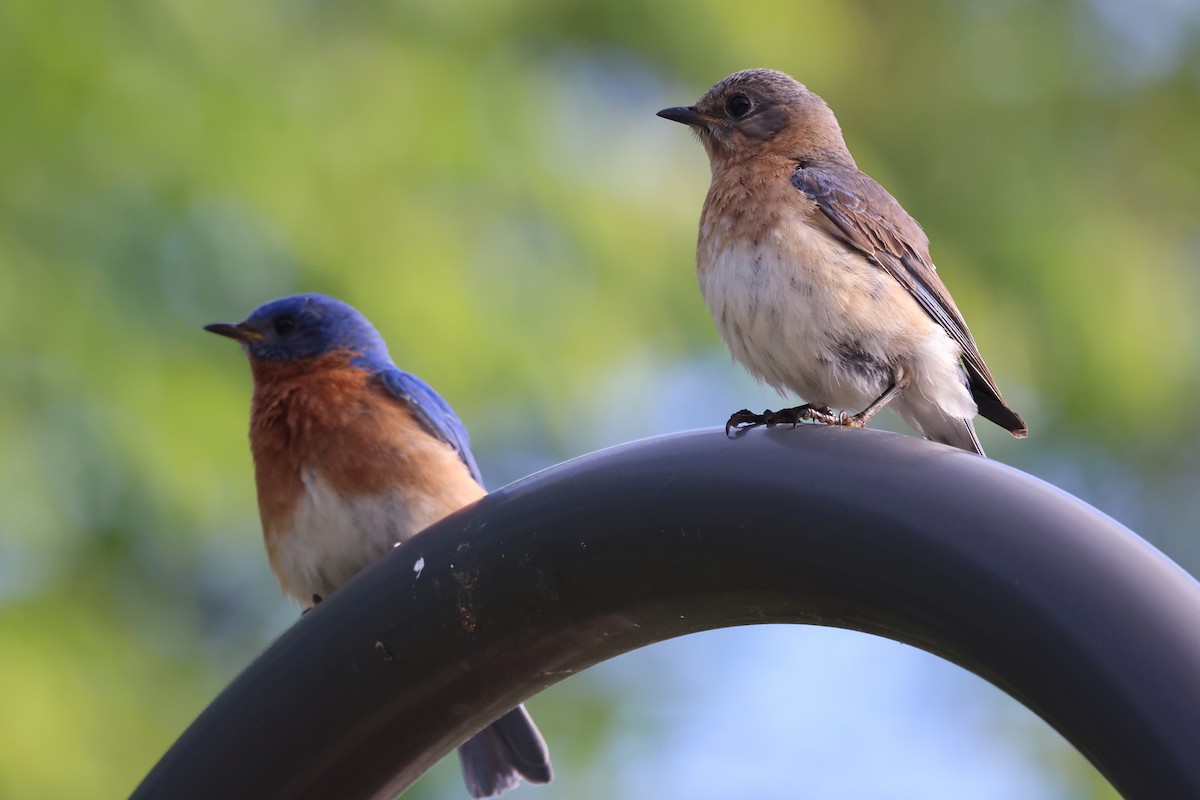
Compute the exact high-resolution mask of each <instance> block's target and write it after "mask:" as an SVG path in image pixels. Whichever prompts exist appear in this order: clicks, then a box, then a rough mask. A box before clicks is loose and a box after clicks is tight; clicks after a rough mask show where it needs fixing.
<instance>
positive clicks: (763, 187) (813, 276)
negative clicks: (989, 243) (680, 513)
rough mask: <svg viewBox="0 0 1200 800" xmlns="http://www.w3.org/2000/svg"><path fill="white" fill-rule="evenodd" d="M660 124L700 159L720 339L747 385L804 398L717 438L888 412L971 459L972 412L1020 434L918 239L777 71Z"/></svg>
mask: <svg viewBox="0 0 1200 800" xmlns="http://www.w3.org/2000/svg"><path fill="white" fill-rule="evenodd" d="M658 115H659V116H660V117H664V118H666V119H669V120H674V121H676V122H682V123H684V124H686V125H689V126H691V128H692V129H693V130H694V131H696V133H697V134H698V135H699V137H700V141H701V143H703V145H704V149H705V150H706V151H707V152H708V158H709V162H710V165H711V167H712V184H711V185H710V186H709V189H708V197H707V198H706V199H705V201H704V210H703V211H702V213H701V217H700V237H699V242H698V244H697V247H696V271H697V274H698V277H699V280H700V291H701V293H702V294H703V295H704V299H705V302H706V303H707V304H708V307H709V311H710V312H711V313H712V315H713V319H714V320H715V321H716V324H717V329H718V331H720V333H721V337H722V338H723V339H724V340H725V343H726V344H727V345H728V346H729V349H730V351H731V352H732V353H733V357H734V358H735V359H737V360H738V361H739V362H741V363H742V364H743V365H744V366H745V367H746V368H747V369H748V370H749V371H750V373H751V374H752V375H754V376H755V377H756V378H758V379H759V380H761V381H763V382H764V383H766V384H768V385H769V386H772V387H774V388H775V389H776V390H777V391H779V392H780V393H781V394H786V393H787V392H792V393H795V394H797V395H799V396H800V397H802V398H804V399H805V400H806V401H807V403H806V404H805V405H801V406H798V407H796V408H789V409H784V410H781V411H765V412H763V413H762V414H754V413H752V412H750V411H748V410H745V409H743V410H742V411H738V412H736V413H735V414H733V415H732V416H731V417H730V418H729V421H728V422H727V423H726V432H728V430H729V429H730V428H731V427H738V426H741V425H760V424H766V423H776V422H788V423H792V424H795V423H797V422H799V421H801V420H817V421H820V422H824V423H827V424H834V425H850V426H855V427H861V426H865V425H866V424H867V423H868V422H869V421H870V420H871V418H872V417H873V416H875V414H876V413H877V412H878V411H879V410H880V409H882V408H883V407H884V406H886V405H888V404H889V403H890V404H891V405H892V407H893V408H895V409H896V411H897V412H899V414H900V416H902V417H903V418H904V419H905V420H907V421H908V423H909V424H911V425H912V426H913V427H914V428H916V429H917V430H918V431H920V432H921V433H922V434H923V435H925V436H926V437H927V438H929V439H933V440H934V441H938V442H944V443H945V444H949V445H953V446H955V447H959V448H962V449H963V450H971V451H974V452H976V453H979V454H980V455H983V448H982V447H981V446H980V444H979V439H978V437H977V436H976V434H975V427H974V424H973V423H972V419H973V418H974V417H975V415H976V414H980V415H982V416H983V417H984V418H986V419H989V420H991V421H992V422H994V423H996V424H997V425H999V426H1000V427H1002V428H1004V429H1005V430H1007V431H1009V432H1011V433H1012V434H1013V435H1014V436H1017V437H1019V438H1023V437H1024V436H1025V435H1026V433H1027V429H1026V426H1025V422H1024V421H1023V420H1022V419H1021V418H1020V417H1019V416H1018V415H1017V414H1016V413H1015V412H1013V411H1012V410H1011V409H1010V408H1009V407H1008V406H1007V405H1006V404H1005V403H1004V399H1003V398H1002V397H1001V396H1000V390H999V389H998V388H997V386H996V382H995V380H994V379H993V378H992V375H991V373H990V372H989V371H988V368H987V365H986V364H984V362H983V357H982V356H981V355H980V354H979V348H978V347H977V346H976V345H975V339H974V337H972V336H971V332H970V330H968V328H967V324H966V322H965V321H963V317H962V314H961V313H960V312H959V310H958V307H957V306H956V305H955V304H954V300H953V299H952V298H951V297H950V292H949V291H947V289H946V287H945V286H944V285H943V284H942V281H941V279H940V278H939V277H938V274H937V271H936V269H935V267H934V265H933V260H932V259H931V258H930V256H929V239H928V238H927V237H926V236H925V232H924V231H922V230H921V226H920V225H918V224H917V222H916V220H914V219H913V218H912V217H910V216H909V215H908V213H907V212H906V211H905V210H904V209H903V208H901V206H900V204H899V203H898V202H896V200H895V198H893V197H892V196H891V195H890V194H888V193H887V191H886V190H885V189H884V188H883V187H882V186H880V185H879V184H878V183H876V182H875V181H874V180H872V179H871V178H870V177H869V176H868V175H866V174H864V173H863V172H860V171H859V169H858V166H857V165H856V164H855V163H854V158H853V157H852V156H851V155H850V151H849V150H848V149H846V143H845V141H844V140H843V138H842V129H841V127H840V126H839V125H838V121H837V118H836V117H834V115H833V111H832V110H830V108H829V106H828V105H826V104H825V101H824V100H822V99H821V98H820V97H818V96H817V95H816V94H814V93H813V92H811V91H809V90H808V89H807V88H806V87H805V86H804V85H803V84H801V83H799V82H798V81H796V80H795V79H793V78H792V77H790V76H788V75H785V74H784V73H782V72H776V71H774V70H767V69H752V70H746V71H743V72H737V73H735V74H733V75H730V76H729V77H727V78H725V79H724V80H723V81H721V82H720V83H718V84H717V85H716V86H714V87H713V88H712V89H710V90H709V91H708V93H707V94H705V95H704V97H702V98H700V100H699V101H698V102H697V103H696V104H695V105H693V106H686V107H680V108H667V109H663V110H662V111H659V112H658ZM834 409H851V410H854V411H856V413H848V412H847V411H845V410H842V411H834Z"/></svg>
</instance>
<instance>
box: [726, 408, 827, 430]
mask: <svg viewBox="0 0 1200 800" xmlns="http://www.w3.org/2000/svg"><path fill="white" fill-rule="evenodd" d="M845 419H849V418H848V417H847V416H846V412H844V411H843V412H842V413H841V414H834V413H833V410H832V409H830V408H829V407H828V406H822V407H820V408H817V407H815V406H812V405H809V404H807V403H806V404H804V405H802V406H796V407H795V408H781V409H780V410H778V411H772V410H770V409H767V410H765V411H763V412H762V413H761V414H755V413H754V412H753V411H750V410H749V409H746V408H743V409H742V410H741V411H736V412H734V413H733V414H732V415H731V416H730V417H729V421H728V422H726V423H725V435H726V436H728V435H729V434H730V431H733V430H748V429H750V428H757V427H758V426H759V425H791V426H792V427H793V428H794V427H796V426H797V425H799V424H800V423H801V422H804V421H806V420H813V421H815V422H823V423H825V424H826V425H848V424H850V423H848V422H845V421H843V420H845Z"/></svg>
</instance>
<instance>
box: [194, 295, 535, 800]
mask: <svg viewBox="0 0 1200 800" xmlns="http://www.w3.org/2000/svg"><path fill="white" fill-rule="evenodd" d="M205 330H207V331H210V332H212V333H216V334H220V335H221V336H227V337H229V338H231V339H234V340H235V341H237V342H239V343H240V344H241V345H242V349H243V350H244V351H245V352H246V354H247V356H248V357H249V360H250V369H251V372H252V373H253V376H254V397H253V401H252V404H251V413H250V449H251V451H252V452H253V455H254V472H255V480H256V482H257V485H258V508H259V514H260V516H261V518H262V528H263V538H264V540H265V542H266V548H267V556H268V558H269V560H270V563H271V569H272V571H273V572H274V573H275V577H276V578H277V579H278V580H279V584H280V586H282V587H283V591H284V592H285V593H286V594H287V595H289V596H290V597H292V598H294V599H295V600H297V601H298V602H299V603H300V604H301V606H302V607H304V608H305V609H306V610H307V609H308V608H311V607H312V605H314V604H315V603H317V602H320V600H321V598H323V597H326V596H328V595H329V593H331V592H332V591H333V590H334V589H336V588H337V587H338V586H340V585H341V584H342V582H343V581H345V580H347V579H349V578H350V577H351V576H353V575H354V574H355V573H357V572H358V571H359V570H361V569H362V568H363V567H365V566H366V565H367V564H369V563H370V562H371V561H373V560H375V559H376V558H379V557H380V556H382V555H383V554H384V553H387V552H389V551H390V550H391V549H392V548H393V547H394V546H395V545H396V543H398V542H403V541H405V540H407V539H409V538H410V537H412V536H413V535H414V534H416V533H417V532H419V531H421V530H423V529H425V528H426V527H428V526H429V525H431V524H433V523H434V522H437V521H438V520H440V519H442V518H443V517H445V516H446V515H448V514H450V513H451V512H453V511H457V510H458V509H460V508H462V507H463V506H465V505H467V504H469V503H473V502H475V501H476V500H478V499H479V498H481V497H483V496H484V495H485V494H487V491H486V490H485V489H484V487H483V478H482V476H481V475H480V472H479V467H478V465H477V464H476V463H475V457H474V456H473V455H472V454H471V450H470V447H469V441H468V437H467V430H466V428H465V427H464V426H463V424H462V421H461V420H459V418H458V416H457V415H456V414H455V413H454V411H453V409H451V408H450V406H449V404H447V403H446V401H445V400H443V399H442V398H441V397H440V396H439V395H438V394H437V392H435V391H434V390H433V389H432V388H431V387H430V386H429V385H428V384H426V383H425V382H424V381H422V380H421V379H420V378H418V377H416V376H415V375H412V374H410V373H408V372H405V371H403V370H401V369H399V368H398V367H396V365H395V364H393V363H392V360H391V357H390V356H389V355H388V350H387V345H386V344H384V342H383V339H382V338H381V337H380V335H379V333H378V332H377V331H376V330H375V328H374V327H373V326H372V325H371V323H370V322H368V321H367V319H366V318H365V317H364V316H363V315H362V314H360V313H359V312H358V311H357V310H355V309H354V308H353V307H351V306H349V305H347V304H346V303H343V302H341V301H339V300H335V299H333V298H331V297H326V296H325V295H320V294H301V295H293V296H291V297H284V298H282V299H279V300H275V301H272V302H270V303H267V304H265V305H263V306H260V307H259V308H257V309H255V310H254V312H253V313H251V314H250V316H249V317H247V318H246V319H245V320H244V321H242V322H238V323H217V324H213V325H208V326H206V327H205ZM458 752H459V756H460V759H461V762H462V769H463V778H464V780H465V782H466V784H467V790H468V791H469V792H470V793H471V796H472V797H475V798H482V797H494V796H496V795H499V794H501V793H503V792H505V791H507V790H508V789H512V788H515V787H516V786H517V785H518V784H519V783H520V780H521V779H522V778H524V779H525V780H527V781H529V782H530V783H548V782H549V781H550V780H551V778H552V777H553V771H552V769H551V766H550V756H549V753H548V752H547V749H546V743H545V741H544V740H543V739H542V735H541V733H540V732H539V731H538V729H537V726H536V725H534V723H533V720H532V718H530V716H529V713H528V712H527V711H526V710H525V707H524V706H517V708H515V709H513V710H512V711H510V712H508V714H506V715H505V716H503V717H501V718H500V719H499V720H497V721H496V722H494V723H493V724H492V725H491V726H490V727H488V728H486V729H484V730H483V731H481V732H480V733H478V734H477V735H476V736H475V737H474V738H472V739H471V740H470V741H468V742H467V743H466V744H464V745H463V746H462V747H460V748H459V751H458Z"/></svg>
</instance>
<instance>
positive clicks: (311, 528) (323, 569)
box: [270, 470, 433, 606]
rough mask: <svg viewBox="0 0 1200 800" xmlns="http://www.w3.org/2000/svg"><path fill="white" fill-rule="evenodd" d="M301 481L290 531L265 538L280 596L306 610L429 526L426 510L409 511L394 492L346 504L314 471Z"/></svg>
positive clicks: (430, 519) (352, 499) (309, 471)
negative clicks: (285, 595)
mask: <svg viewBox="0 0 1200 800" xmlns="http://www.w3.org/2000/svg"><path fill="white" fill-rule="evenodd" d="M302 479H303V482H304V493H303V495H302V496H301V498H300V500H299V502H298V503H297V505H296V509H295V511H294V513H293V514H292V517H291V519H290V521H289V522H290V525H289V530H286V531H277V532H276V535H274V536H271V537H270V538H271V539H272V540H273V542H274V543H275V544H274V546H273V547H272V550H271V568H272V569H273V570H274V572H275V575H276V577H277V578H278V579H279V582H280V584H281V585H282V586H283V589H284V591H285V592H287V593H288V594H289V595H291V596H293V597H294V598H296V599H297V600H299V601H300V603H301V604H303V605H305V606H307V605H309V604H311V603H312V597H313V595H319V596H320V597H322V598H324V597H327V596H328V595H329V594H330V593H331V592H332V591H333V590H334V589H336V588H337V587H338V586H339V585H341V584H342V582H344V581H345V580H347V579H349V578H350V577H351V576H353V575H354V574H355V573H356V572H358V571H359V570H361V569H362V568H363V567H365V566H366V565H367V564H369V563H371V562H372V561H374V560H375V559H376V558H379V557H380V556H382V555H383V554H385V553H387V552H389V551H390V550H391V549H392V548H393V547H394V546H395V544H396V543H398V542H402V541H404V540H406V539H408V538H409V537H410V536H412V535H413V534H414V533H416V532H418V531H420V530H422V529H423V528H425V527H427V526H428V525H429V524H430V523H432V521H433V519H432V518H431V517H432V515H431V510H430V509H423V508H420V507H419V506H418V507H414V505H413V504H411V503H409V502H407V500H406V498H405V497H404V496H403V495H402V494H401V493H400V492H398V491H391V492H388V493H385V494H382V495H379V496H376V497H352V498H346V497H343V496H341V495H340V494H338V493H337V492H336V491H334V490H333V489H332V488H331V487H330V486H329V485H328V484H327V483H325V482H324V481H323V480H321V479H320V477H319V476H318V475H317V474H316V473H315V472H314V471H313V470H305V471H304V472H303V474H302Z"/></svg>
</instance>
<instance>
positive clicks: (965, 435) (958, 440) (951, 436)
mask: <svg viewBox="0 0 1200 800" xmlns="http://www.w3.org/2000/svg"><path fill="white" fill-rule="evenodd" d="M922 422H923V423H924V424H922V425H921V432H922V433H924V434H925V436H926V437H928V438H929V439H931V440H933V441H935V442H941V443H942V444H948V445H950V446H951V447H957V448H958V449H959V450H966V451H967V452H969V453H978V454H979V455H981V456H986V455H987V454H986V453H984V452H983V445H981V444H980V443H979V436H978V435H977V434H976V433H975V423H973V422H972V421H971V420H969V419H960V418H957V417H943V418H942V419H940V420H938V424H930V422H929V421H928V420H922Z"/></svg>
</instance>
